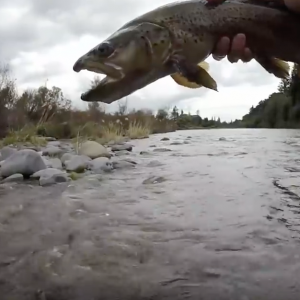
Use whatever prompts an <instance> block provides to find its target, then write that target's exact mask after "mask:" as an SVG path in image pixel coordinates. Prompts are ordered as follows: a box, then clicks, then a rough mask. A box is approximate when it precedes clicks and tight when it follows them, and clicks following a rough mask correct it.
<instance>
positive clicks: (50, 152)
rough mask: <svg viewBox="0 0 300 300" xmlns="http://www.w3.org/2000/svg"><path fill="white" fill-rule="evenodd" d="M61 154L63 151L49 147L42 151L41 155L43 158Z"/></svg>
mask: <svg viewBox="0 0 300 300" xmlns="http://www.w3.org/2000/svg"><path fill="white" fill-rule="evenodd" d="M62 154H63V150H62V149H60V148H58V147H56V146H51V147H47V148H46V149H44V150H43V155H44V156H52V157H53V156H61V155H62Z"/></svg>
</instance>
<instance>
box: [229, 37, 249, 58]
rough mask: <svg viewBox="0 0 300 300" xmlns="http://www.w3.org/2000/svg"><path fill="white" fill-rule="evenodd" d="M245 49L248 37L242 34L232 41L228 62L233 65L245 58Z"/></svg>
mask: <svg viewBox="0 0 300 300" xmlns="http://www.w3.org/2000/svg"><path fill="white" fill-rule="evenodd" d="M245 47H246V36H245V35H244V34H242V33H239V34H237V35H236V36H235V37H234V38H233V40H232V45H231V51H230V53H229V54H228V55H227V57H228V60H229V61H230V62H231V63H235V62H238V60H239V59H240V58H242V57H243V54H244V51H245Z"/></svg>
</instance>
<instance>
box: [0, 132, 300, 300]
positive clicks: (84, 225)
mask: <svg viewBox="0 0 300 300" xmlns="http://www.w3.org/2000/svg"><path fill="white" fill-rule="evenodd" d="M163 137H168V138H169V139H170V140H169V141H161V139H162V138H163ZM174 142H175V144H177V143H178V144H177V145H171V144H172V143H174ZM132 143H133V144H134V146H135V147H134V149H133V152H132V153H131V154H130V155H129V156H126V158H130V159H131V160H133V161H135V162H136V163H137V165H136V167H135V168H134V169H127V170H116V171H115V172H114V173H110V174H103V175H93V176H87V177H85V178H83V179H80V180H78V181H75V182H71V183H68V184H59V185H55V186H51V187H39V186H36V185H34V184H33V185H31V184H19V183H18V184H15V185H13V186H10V185H5V186H3V187H0V205H1V207H0V208H1V209H0V295H1V300H11V299H13V300H25V299H26V300H31V299H34V300H102V299H105V300H106V299H107V300H114V299H115V300H117V299H120V300H121V299H132V300H134V299H145V300H150V299H151V300H156V299H173V300H175V299H197V300H199V299H202V300H208V299H216V300H217V299H218V300H223V299H224V300H225V299H226V300H227V299H228V300H229V299H230V300H260V299H261V300H267V299H272V300H283V299H284V300H298V299H299V297H300V296H299V295H300V280H299V278H300V243H299V241H300V239H299V238H300V234H299V230H300V188H299V187H300V151H299V150H300V132H299V131H298V130H258V129H257V130H250V129H237V130H235V129H228V130H223V129H222V130H221V129H220V130H194V131H178V132H174V133H169V134H164V135H153V136H151V137H150V138H149V139H145V140H138V141H133V142H132ZM154 145H155V146H156V147H154ZM157 148H167V149H169V150H171V151H164V152H160V151H157V150H155V151H153V150H154V149H157ZM156 151H157V152H156ZM141 152H142V154H141ZM298 195H299V196H298Z"/></svg>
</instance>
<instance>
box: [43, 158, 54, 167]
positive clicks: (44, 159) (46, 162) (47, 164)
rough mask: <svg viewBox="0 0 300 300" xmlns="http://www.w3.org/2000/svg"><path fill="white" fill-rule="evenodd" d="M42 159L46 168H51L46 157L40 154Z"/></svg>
mask: <svg viewBox="0 0 300 300" xmlns="http://www.w3.org/2000/svg"><path fill="white" fill-rule="evenodd" d="M42 160H43V161H44V163H45V165H46V167H47V168H52V163H51V161H50V160H49V159H48V158H46V157H44V156H42Z"/></svg>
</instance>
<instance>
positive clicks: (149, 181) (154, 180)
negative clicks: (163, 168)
mask: <svg viewBox="0 0 300 300" xmlns="http://www.w3.org/2000/svg"><path fill="white" fill-rule="evenodd" d="M164 181H166V179H165V178H164V177H161V176H160V177H158V176H151V177H149V178H148V179H146V180H144V181H143V184H156V183H162V182H164Z"/></svg>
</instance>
